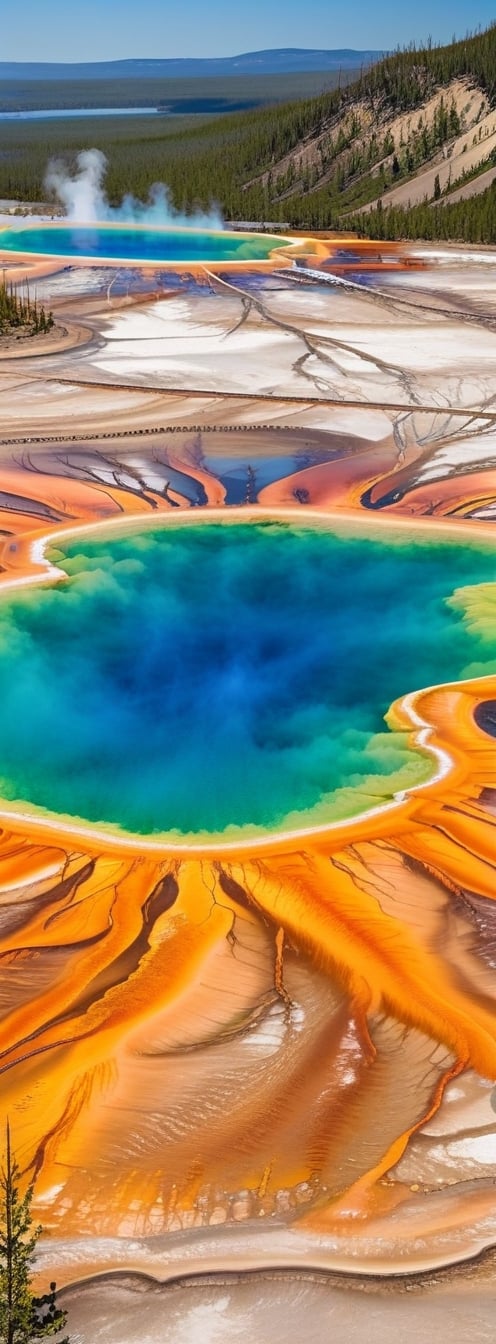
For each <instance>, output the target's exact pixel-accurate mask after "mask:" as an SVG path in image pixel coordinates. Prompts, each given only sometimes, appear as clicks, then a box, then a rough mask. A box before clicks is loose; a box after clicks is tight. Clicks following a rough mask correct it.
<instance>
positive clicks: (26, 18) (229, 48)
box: [0, 0, 496, 61]
mask: <svg viewBox="0 0 496 1344" xmlns="http://www.w3.org/2000/svg"><path fill="white" fill-rule="evenodd" d="M2 8H3V11H4V12H3V14H2V24H1V29H2V32H1V50H0V59H1V60H4V61H8V60H10V61H36V60H38V61H42V60H55V61H57V60H63V61H84V60H109V59H112V58H115V59H118V58H123V57H132V56H150V57H152V56H155V57H158V56H163V57H165V56H216V55H219V56H229V55H235V54H237V53H238V52H242V51H255V50H259V49H260V48H263V47H285V46H288V47H355V48H360V49H365V48H375V49H383V48H386V47H391V46H393V47H394V46H396V45H397V43H398V42H399V43H401V44H403V43H405V42H408V41H410V40H411V39H412V38H415V39H420V38H423V37H427V36H429V34H430V35H431V36H432V38H433V40H434V41H443V42H445V41H449V40H450V38H451V36H452V33H453V32H456V33H457V35H459V36H462V35H463V34H464V33H465V32H466V31H467V29H468V28H470V29H472V28H474V27H475V26H478V25H479V24H481V25H482V27H485V26H486V25H487V24H488V23H489V22H490V21H491V19H493V18H496V3H495V0H481V2H480V4H479V5H478V6H477V8H474V5H473V2H472V3H471V0H416V3H415V4H414V5H409V4H408V3H407V4H402V5H398V3H397V0H376V3H373V0H354V3H349V4H347V5H343V4H341V3H339V4H338V3H337V0H305V3H304V4H303V3H302V0H244V3H243V4H240V3H239V0H183V3H178V0H21V3H20V4H17V5H14V4H5V6H2Z"/></svg>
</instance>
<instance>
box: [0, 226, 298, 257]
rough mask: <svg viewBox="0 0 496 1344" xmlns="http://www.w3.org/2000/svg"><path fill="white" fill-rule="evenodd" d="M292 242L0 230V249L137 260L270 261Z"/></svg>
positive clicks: (161, 233)
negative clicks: (277, 252)
mask: <svg viewBox="0 0 496 1344" xmlns="http://www.w3.org/2000/svg"><path fill="white" fill-rule="evenodd" d="M288 242H289V240H288V239H287V238H281V237H279V236H275V235H273V234H259V233H230V232H229V231H228V230H225V231H219V232H216V231H213V230H209V229H168V228H148V227H146V225H138V224H133V225H127V224H118V225H113V224H85V225H83V224H37V225H35V226H32V227H31V226H29V227H27V228H20V229H17V228H15V229H12V228H8V229H3V230H0V251H5V252H21V253H26V252H28V253H33V254H34V255H37V256H49V257H53V256H57V257H84V258H97V259H99V260H100V259H101V260H106V261H110V260H111V261H114V260H115V261H135V262H156V263H157V264H161V263H165V262H177V263H179V262H192V263H194V262H200V263H201V262H206V263H208V262H211V263H214V262H223V261H226V262H237V261H241V262H242V261H245V262H246V261H267V260H268V259H269V257H270V255H271V253H272V252H274V250H275V249H277V248H281V247H287V246H288Z"/></svg>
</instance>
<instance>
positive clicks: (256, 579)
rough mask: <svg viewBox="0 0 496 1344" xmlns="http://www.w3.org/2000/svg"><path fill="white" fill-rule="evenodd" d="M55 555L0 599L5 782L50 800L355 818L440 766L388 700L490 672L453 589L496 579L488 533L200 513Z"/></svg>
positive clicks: (213, 818)
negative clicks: (378, 533)
mask: <svg viewBox="0 0 496 1344" xmlns="http://www.w3.org/2000/svg"><path fill="white" fill-rule="evenodd" d="M56 559H57V562H58V563H59V564H61V565H62V566H63V569H64V570H65V571H66V573H67V575H68V578H67V580H66V581H63V582H60V583H57V584H54V585H52V586H46V587H43V588H42V589H39V588H38V589H36V590H33V589H28V588H26V589H25V590H22V592H19V593H17V594H16V596H15V597H10V598H8V599H6V598H5V599H3V600H2V602H1V603H0V697H1V703H2V707H3V714H2V729H1V737H0V774H1V782H0V790H1V793H2V794H3V796H4V797H6V798H8V799H10V800H19V799H23V800H28V801H29V802H31V803H32V804H35V805H39V806H42V807H45V808H47V809H49V810H50V811H52V812H56V813H63V814H68V813H70V814H71V815H72V816H79V817H83V818H87V819H89V820H90V821H92V822H100V821H104V822H107V823H113V824H117V825H120V826H121V827H124V828H125V829H126V830H129V831H133V832H140V833H152V832H173V833H176V834H177V835H178V836H180V837H184V836H185V835H188V834H194V833H199V832H208V833H210V834H217V833H222V832H223V831H224V830H225V828H229V827H232V828H240V827H248V828H250V829H251V833H253V830H257V829H260V828H261V829H262V830H267V829H269V830H270V829H273V828H284V829H286V828H288V827H294V826H298V825H307V824H313V823H314V822H315V823H322V822H328V821H329V820H332V819H335V818H338V817H342V816H345V815H350V814H352V813H356V812H359V811H362V810H364V809H365V808H368V807H370V806H372V805H374V804H375V803H377V802H378V801H380V800H381V799H385V798H390V797H391V796H392V794H394V792H395V790H397V789H399V788H403V787H406V786H408V784H413V783H415V782H418V781H419V780H420V779H422V778H425V777H426V775H428V774H429V773H430V772H431V770H432V762H431V761H430V759H429V760H428V759H427V758H426V757H425V756H423V755H421V754H420V753H419V752H414V751H412V750H411V749H410V748H409V745H408V740H407V738H406V736H405V735H404V734H402V733H393V732H388V731H387V730H386V727H385V724H384V717H383V716H384V714H385V713H386V711H387V709H388V707H389V706H390V704H391V702H392V701H393V700H395V699H396V698H397V697H399V696H401V695H403V694H405V693H406V692H408V691H410V690H412V689H414V688H418V687H421V686H426V685H430V684H432V683H436V682H442V681H446V680H450V681H451V680H453V679H456V678H459V677H461V676H464V675H467V674H468V675H470V673H471V672H472V674H473V675H475V674H478V673H480V672H481V671H488V672H490V671H495V670H496V640H495V637H494V629H493V631H492V633H491V631H490V632H489V633H488V634H486V632H485V627H484V622H482V624H481V626H480V628H479V626H478V623H477V619H476V616H475V615H474V611H473V610H472V609H471V614H470V625H469V624H468V623H467V622H466V621H465V619H464V617H465V605H466V602H465V595H464V594H463V593H462V594H461V595H460V596H459V597H458V598H457V599H456V600H455V601H454V602H453V601H452V600H450V599H449V594H450V592H452V590H453V588H455V586H456V587H458V586H462V587H463V586H464V585H475V584H479V583H481V582H483V581H485V580H488V579H492V578H493V576H494V558H493V556H491V552H490V550H488V549H487V548H486V547H485V546H484V545H483V543H477V545H476V544H475V543H474V544H473V545H472V544H471V545H463V544H462V543H461V542H459V543H457V545H456V546H455V545H454V544H450V543H446V542H443V543H438V544H435V543H431V542H427V541H425V542H424V541H423V540H422V541H421V540H419V539H418V538H415V543H414V542H413V541H411V540H410V539H409V538H408V534H406V538H405V539H403V540H395V542H394V544H391V545H387V544H386V543H385V542H382V541H381V542H379V541H370V540H363V539H361V538H360V537H358V538H357V537H354V538H353V539H344V538H343V537H340V536H336V535H334V534H333V533H332V532H330V531H327V530H322V531H319V530H317V529H314V528H302V529H298V528H297V527H290V526H288V525H287V524H282V523H276V522H274V523H272V522H263V523H258V524H251V525H246V524H244V525H243V524H238V523H231V524H227V523H226V524H219V523H212V522H210V523H208V522H205V523H204V522H203V521H202V522H201V523H195V525H194V526H192V525H189V526H174V525H167V526H162V527H154V528H153V529H149V530H143V531H142V532H137V531H133V532H132V533H128V534H127V535H125V534H124V535H121V536H120V537H116V535H115V533H114V534H112V535H111V536H109V534H108V533H107V536H105V535H104V534H102V533H100V534H99V536H98V538H97V539H96V540H88V539H87V538H85V539H84V541H82V540H81V538H79V539H78V540H74V541H72V542H71V543H70V544H69V545H67V546H66V547H65V549H64V555H63V556H60V555H57V557H56ZM474 591H476V590H474V588H473V587H470V588H469V589H467V590H466V592H468V594H469V596H470V595H472V596H473V594H474ZM420 594H421V600H419V595H420ZM447 599H448V600H447ZM467 601H468V599H467Z"/></svg>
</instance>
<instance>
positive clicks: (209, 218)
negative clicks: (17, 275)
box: [45, 149, 224, 229]
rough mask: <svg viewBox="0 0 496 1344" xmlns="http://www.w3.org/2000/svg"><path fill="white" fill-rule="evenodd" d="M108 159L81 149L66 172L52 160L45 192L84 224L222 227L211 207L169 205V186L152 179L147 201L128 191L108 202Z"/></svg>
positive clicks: (96, 150) (74, 218) (214, 210)
mask: <svg viewBox="0 0 496 1344" xmlns="http://www.w3.org/2000/svg"><path fill="white" fill-rule="evenodd" d="M106 171H107V159H106V157H105V154H102V151H101V149H84V150H82V151H81V153H80V154H78V156H77V159H76V171H75V172H74V173H70V172H68V169H67V165H66V164H65V163H64V162H63V161H61V160H60V159H51V160H50V163H49V165H48V168H47V172H46V176H45V187H46V189H47V191H50V192H53V193H54V194H55V195H56V196H57V198H58V200H59V201H60V204H61V205H63V206H64V207H65V212H66V215H67V218H68V219H72V220H78V221H79V222H80V223H84V224H103V223H115V224H119V223H120V224H152V225H153V224H174V225H177V226H182V225H189V226H190V227H197V228H209V229H222V228H223V227H224V225H223V219H222V215H221V214H220V211H219V210H218V209H216V208H215V207H212V208H211V209H210V210H209V211H207V212H206V213H203V212H202V211H195V212H194V213H193V214H190V215H186V214H184V213H181V211H179V210H176V207H175V206H174V205H173V204H172V201H171V199H170V194H169V190H168V187H166V186H165V185H164V183H163V182H155V183H154V185H153V187H151V189H150V193H149V196H148V200H147V201H146V202H143V201H138V200H136V198H135V197H134V196H131V195H130V194H128V195H126V196H124V197H123V200H122V202H121V205H119V206H114V205H110V204H109V200H108V197H107V193H106V191H105V187H104V181H105V174H106Z"/></svg>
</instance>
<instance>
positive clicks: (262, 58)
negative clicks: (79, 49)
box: [0, 47, 383, 80]
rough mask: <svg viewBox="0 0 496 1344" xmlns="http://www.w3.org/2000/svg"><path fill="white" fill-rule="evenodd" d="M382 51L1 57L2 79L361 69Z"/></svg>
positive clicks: (280, 50)
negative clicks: (116, 58) (74, 59)
mask: <svg viewBox="0 0 496 1344" xmlns="http://www.w3.org/2000/svg"><path fill="white" fill-rule="evenodd" d="M382 55H383V52H381V51H353V50H352V49H350V48H348V47H346V48H338V49H336V50H330V51H328V50H320V49H313V48H306V47H281V48H276V49H275V50H271V51H247V52H244V53H243V54H242V55H240V56H219V57H203V58H200V57H198V58H196V57H195V58H187V57H185V58H182V59H177V60H174V59H170V58H164V59H162V58H154V59H152V60H126V61H83V62H76V63H71V64H67V63H61V62H48V61H45V62H42V61H0V79H20V80H26V79H39V80H45V79H66V80H74V79H76V80H78V79H206V78H217V77H218V76H222V75H278V74H291V73H294V72H297V71H305V70H317V71H320V70H359V69H360V67H361V66H362V65H364V66H365V65H371V64H372V62H373V61H377V60H379V58H380V57H381V56H382Z"/></svg>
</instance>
